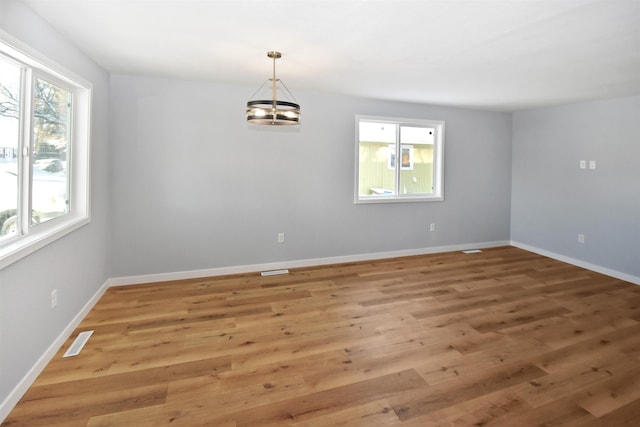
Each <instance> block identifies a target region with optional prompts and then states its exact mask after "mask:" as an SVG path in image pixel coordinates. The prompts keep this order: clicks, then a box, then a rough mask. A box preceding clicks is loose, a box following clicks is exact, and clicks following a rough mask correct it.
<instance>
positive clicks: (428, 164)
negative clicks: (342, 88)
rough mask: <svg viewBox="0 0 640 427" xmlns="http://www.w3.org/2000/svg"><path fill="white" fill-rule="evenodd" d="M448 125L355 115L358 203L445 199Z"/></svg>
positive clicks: (429, 121) (435, 122)
mask: <svg viewBox="0 0 640 427" xmlns="http://www.w3.org/2000/svg"><path fill="white" fill-rule="evenodd" d="M443 150H444V122H442V121H433V120H412V119H394V118H383V117H369V116H357V117H356V191H355V193H356V197H355V202H356V203H381V202H412V201H429V200H443V199H444V197H443V182H442V180H443V177H444V170H443V166H444V161H443V154H444V153H443Z"/></svg>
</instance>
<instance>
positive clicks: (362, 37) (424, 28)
mask: <svg viewBox="0 0 640 427" xmlns="http://www.w3.org/2000/svg"><path fill="white" fill-rule="evenodd" d="M24 1H25V3H27V4H28V5H29V6H30V7H31V8H32V9H33V10H34V11H35V12H36V13H38V14H39V15H40V16H42V17H43V18H44V19H45V20H46V21H48V22H49V23H50V24H51V25H52V26H53V27H55V28H56V29H57V30H59V32H61V33H62V34H64V35H65V36H67V37H68V38H69V39H71V40H73V41H74V43H75V44H76V45H77V46H78V47H79V48H80V49H81V50H82V51H84V52H85V53H86V54H87V55H89V56H90V57H92V58H93V59H94V60H95V61H96V62H97V63H98V64H100V65H101V66H103V67H104V68H106V69H107V70H109V71H111V72H112V73H122V74H136V75H148V76H163V77H178V78H187V79H202V80H207V81H214V82H221V83H228V84H240V85H247V86H251V87H255V88H256V89H257V88H258V86H260V85H261V84H262V83H263V82H264V80H266V79H267V78H268V77H269V76H270V74H271V60H270V59H269V58H267V56H266V52H267V51H269V50H279V51H281V52H282V53H283V58H282V59H280V60H278V62H277V74H278V77H280V78H281V79H282V80H283V81H284V82H285V83H286V84H287V86H288V87H289V89H290V90H291V91H292V92H293V93H294V95H295V94H296V91H300V90H314V91H323V92H332V93H344V94H351V95H359V96H365V97H371V98H380V99H389V100H402V101H410V102H420V103H430V104H443V105H455V106H465V107H472V108H482V109H488V110H496V111H515V110H520V109H526V108H533V107H539V106H548V105H556V104H563V103H571V102H576V101H583V100H592V99H601V98H610V97H618V96H626V95H633V94H640V0H421V1H418V0H413V1H411V0H395V1H394V0H313V1H311V0H308V1H307V0H199V1H196V0H173V1H172V0H156V1H153V0H128V1H127V0H24ZM249 95H250V94H249Z"/></svg>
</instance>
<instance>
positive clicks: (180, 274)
mask: <svg viewBox="0 0 640 427" xmlns="http://www.w3.org/2000/svg"><path fill="white" fill-rule="evenodd" d="M509 245H511V242H510V241H509V240H503V241H495V242H481V243H468V244H462V245H449V246H435V247H430V248H418V249H408V250H401V251H389V252H373V253H367V254H356V255H344V256H335V257H327V258H312V259H302V260H294V261H282V262H273V263H266V264H251V265H238V266H231V267H220V268H208V269H203V270H189V271H177V272H171V273H158V274H142V275H139V276H125V277H114V278H110V279H109V280H108V281H107V283H108V284H109V286H124V285H137V284H140V283H155V282H166V281H170V280H184V279H197V278H200V277H213V276H223V275H227V274H242V273H254V272H260V271H269V270H283V269H290V268H301V267H313V266H316V265H327V264H340V263H345V262H358V261H368V260H374V259H383V258H395V257H402V256H412V255H426V254H434V253H441V252H451V251H461V250H464V249H483V248H493V247H497V246H509Z"/></svg>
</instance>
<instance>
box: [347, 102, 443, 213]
mask: <svg viewBox="0 0 640 427" xmlns="http://www.w3.org/2000/svg"><path fill="white" fill-rule="evenodd" d="M361 121H370V122H380V123H389V124H395V125H398V128H399V127H400V126H412V125H414V126H425V127H431V128H433V129H434V130H435V135H434V143H433V150H434V152H433V192H431V193H417V194H415V193H414V194H399V192H398V188H399V185H400V171H401V170H410V169H413V149H412V148H411V147H412V146H411V144H406V143H402V144H401V143H400V141H398V140H397V141H396V143H395V144H392V145H395V147H396V154H395V163H396V165H398V162H399V161H400V160H399V159H401V157H400V150H401V149H402V148H411V150H410V157H411V159H410V161H411V167H402V166H401V165H399V166H397V169H396V179H395V181H396V188H395V189H394V191H395V192H396V194H392V195H388V194H371V195H366V196H363V195H360V188H359V186H360V122H361ZM444 132H445V122H444V121H442V120H425V119H410V118H399V117H383V116H368V115H356V132H355V134H356V141H355V153H356V155H355V187H354V188H355V190H354V203H356V204H366V203H402V202H437V201H443V200H444ZM387 166H388V167H389V168H391V161H389V163H388V165H387Z"/></svg>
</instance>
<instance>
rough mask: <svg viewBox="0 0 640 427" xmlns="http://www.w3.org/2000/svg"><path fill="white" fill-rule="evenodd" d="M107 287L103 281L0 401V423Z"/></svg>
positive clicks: (107, 284)
mask: <svg viewBox="0 0 640 427" xmlns="http://www.w3.org/2000/svg"><path fill="white" fill-rule="evenodd" d="M108 288H109V283H108V281H107V282H104V284H103V285H102V286H101V287H100V289H98V291H97V292H96V293H95V294H94V295H93V296H92V297H91V299H90V300H89V301H88V302H87V303H86V304H85V305H84V307H82V309H81V310H80V312H78V314H76V315H75V317H74V318H73V320H71V322H69V324H68V325H67V326H66V327H65V328H64V329H63V330H62V332H61V333H60V335H58V337H57V338H56V339H55V341H53V343H51V345H50V346H49V348H47V350H46V351H45V352H44V353H43V354H42V356H40V358H39V359H38V361H37V362H36V364H35V365H33V366H32V367H31V369H29V372H27V374H26V375H25V376H24V377H23V378H22V380H20V382H19V383H18V384H17V385H16V386H15V387H14V388H13V390H11V392H10V393H9V395H8V396H7V397H6V398H5V399H4V401H3V402H2V403H0V424H2V422H3V421H4V419H5V418H7V416H8V415H9V413H10V412H11V410H12V409H13V408H14V406H16V405H17V404H18V402H19V401H20V399H21V398H22V396H24V394H25V393H26V392H27V390H29V387H31V384H33V382H34V381H35V380H36V378H38V375H40V373H41V372H42V371H43V370H44V368H45V367H46V366H47V364H48V363H49V362H50V361H51V359H53V357H54V356H55V355H56V353H57V352H58V349H59V348H60V347H62V345H63V344H64V342H65V341H66V340H67V338H69V337H70V336H71V334H72V333H73V331H74V330H75V329H76V328H77V327H78V325H79V324H80V322H82V320H83V319H84V318H85V316H86V315H87V314H89V312H90V311H91V309H92V308H93V306H94V305H96V303H97V302H98V300H99V299H100V298H101V297H102V295H104V293H105V292H106V290H107V289H108Z"/></svg>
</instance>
